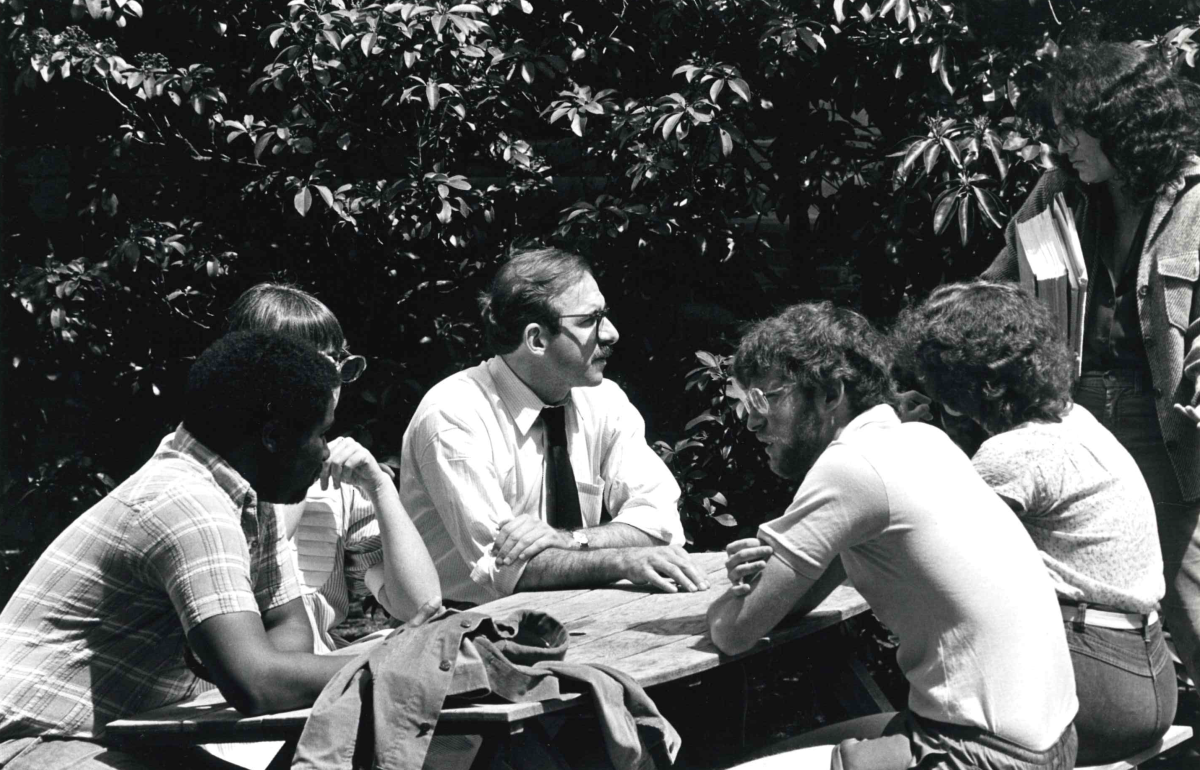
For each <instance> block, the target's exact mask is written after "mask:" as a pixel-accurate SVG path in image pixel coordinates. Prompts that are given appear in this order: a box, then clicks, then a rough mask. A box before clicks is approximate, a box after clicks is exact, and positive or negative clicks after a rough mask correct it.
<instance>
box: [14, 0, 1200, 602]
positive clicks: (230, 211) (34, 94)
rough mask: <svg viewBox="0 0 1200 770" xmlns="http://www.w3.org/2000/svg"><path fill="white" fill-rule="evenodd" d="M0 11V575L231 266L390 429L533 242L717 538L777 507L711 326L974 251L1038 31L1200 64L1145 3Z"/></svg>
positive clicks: (93, 484) (928, 271)
mask: <svg viewBox="0 0 1200 770" xmlns="http://www.w3.org/2000/svg"><path fill="white" fill-rule="evenodd" d="M0 6H2V8H3V10H2V12H0V18H2V24H3V26H4V30H3V31H4V34H5V36H6V39H7V40H8V43H9V45H8V48H7V49H6V50H7V51H8V52H9V56H8V57H7V58H6V60H5V61H4V65H3V69H2V70H0V73H2V75H0V79H2V80H3V82H2V83H0V87H3V88H5V89H10V88H11V89H12V93H13V96H11V97H10V98H8V99H7V101H6V104H5V110H4V113H3V121H4V125H3V132H2V135H3V137H4V141H5V147H4V163H5V168H4V171H5V173H4V187H3V196H4V198H3V200H4V203H5V205H4V207H3V217H4V219H3V234H2V237H3V244H2V248H3V255H4V263H3V265H0V271H2V273H3V278H4V280H5V286H6V288H7V296H6V297H5V298H4V303H5V304H4V305H3V307H2V312H3V319H4V322H5V327H4V329H5V333H4V337H3V341H2V342H3V352H4V354H5V357H4V360H5V362H6V369H7V372H6V376H5V378H4V380H3V388H4V403H5V413H4V415H3V419H4V425H5V426H6V429H7V433H6V446H5V448H4V455H5V462H4V464H3V467H4V468H5V469H6V472H7V474H8V476H7V478H5V479H3V480H2V481H3V482H4V486H5V489H6V492H5V496H4V499H5V501H6V504H5V513H6V515H5V525H6V527H9V528H14V527H15V528H23V529H22V533H23V534H21V537H22V538H23V539H22V540H20V543H21V546H20V550H21V553H20V554H17V555H15V556H14V555H12V554H10V555H9V556H10V557H11V558H6V561H5V570H6V573H5V574H6V579H7V580H8V581H9V585H10V586H11V583H12V581H13V580H16V579H19V577H20V576H21V575H22V574H23V572H24V570H25V568H26V566H27V563H28V561H29V560H30V559H31V558H32V557H34V556H36V554H37V553H38V552H40V551H41V549H42V547H43V546H44V544H45V542H46V540H47V539H48V538H50V537H52V536H53V534H54V533H55V532H57V531H59V530H60V529H61V527H62V526H64V525H65V523H66V522H67V521H69V520H70V518H72V517H73V516H74V515H76V514H77V513H78V512H79V510H81V509H82V508H83V507H85V506H86V505H87V504H89V503H90V502H91V501H92V500H94V499H95V497H96V496H97V495H99V494H102V493H103V491H104V489H105V488H106V485H107V481H106V479H110V478H121V477H123V476H125V475H126V474H128V473H129V472H130V471H132V470H133V469H134V468H135V467H136V466H137V465H138V464H139V463H140V462H142V461H143V460H144V459H145V458H146V457H147V456H148V454H149V453H150V451H151V450H152V449H153V447H154V446H155V444H156V442H157V440H158V439H159V437H160V436H161V435H162V434H163V433H164V432H166V431H167V430H169V429H170V428H171V427H172V424H173V421H174V420H175V418H176V416H177V415H178V414H179V398H180V391H181V384H182V382H183V377H184V374H185V372H186V369H187V366H188V364H189V362H190V361H191V360H192V358H193V357H194V356H195V355H196V354H197V353H198V352H199V351H200V350H202V349H203V348H204V346H205V345H206V344H207V343H208V342H210V341H211V340H212V339H214V338H215V337H216V336H217V335H218V334H219V333H220V331H221V326H222V316H223V311H224V308H226V307H228V305H229V303H230V302H231V301H232V299H233V298H234V297H236V295H237V294H238V293H240V292H241V291H242V290H243V289H245V288H246V287H248V286H249V285H251V284H253V283H255V282H257V281H260V280H264V279H267V278H270V277H279V278H285V279H288V280H292V281H294V282H296V283H298V284H300V285H302V286H304V287H305V288H308V289H311V290H313V291H315V292H316V293H317V294H318V296H321V297H322V298H323V299H325V300H326V301H327V302H328V303H329V304H330V306H331V307H332V308H333V309H334V311H335V312H336V313H337V314H338V316H339V318H340V319H341V321H342V323H343V326H344V327H345V328H346V330H347V332H348V334H349V335H350V337H351V340H352V343H353V346H354V348H355V350H356V351H357V352H361V353H363V354H365V355H367V356H369V357H370V359H371V368H370V369H369V370H368V372H367V374H366V376H365V377H364V379H363V380H362V381H361V384H360V385H356V386H354V387H352V388H349V389H348V390H347V393H346V395H345V398H344V399H343V405H342V407H341V408H340V409H339V426H338V427H339V430H341V431H342V432H350V433H353V434H354V435H355V436H356V437H357V438H359V440H361V441H363V443H365V444H367V445H368V446H370V447H371V448H372V449H373V450H375V451H376V452H377V453H378V454H379V455H380V456H384V457H387V456H389V455H393V454H395V453H396V452H397V450H398V448H399V443H400V438H401V435H402V433H403V429H404V427H405V424H406V422H407V419H408V416H409V415H410V414H411V412H412V409H413V408H414V407H415V405H416V402H417V400H419V398H420V396H421V395H422V393H423V392H424V391H425V390H426V389H427V388H428V387H429V386H430V385H431V384H432V383H433V382H435V381H437V380H438V379H439V378H441V377H443V376H445V375H446V374H447V373H449V372H451V371H453V370H455V369H458V368H461V367H462V366H464V365H467V364H469V363H471V362H473V361H475V360H477V359H478V357H479V356H480V355H481V342H480V335H479V330H478V327H477V326H476V323H475V317H476V310H475V300H474V298H475V296H476V294H477V293H478V291H479V290H480V289H482V288H483V287H484V285H485V284H486V281H487V279H488V278H489V277H490V274H491V273H492V271H493V270H494V267H495V265H496V263H497V261H498V259H499V258H500V257H501V256H502V255H503V254H504V253H505V251H506V250H507V249H509V248H511V247H512V246H514V245H523V244H528V243H532V242H537V241H542V242H550V241H552V242H556V243H558V244H561V245H564V246H567V247H569V248H574V249H577V250H579V251H581V252H584V253H585V254H587V255H588V256H590V257H591V258H592V259H593V261H594V262H595V263H596V266H597V270H598V273H599V277H600V283H601V286H602V288H603V289H604V290H605V292H606V293H607V296H608V298H609V301H610V304H611V306H612V308H613V317H614V319H615V321H616V323H617V325H618V327H619V329H620V331H621V333H622V335H623V341H622V343H621V345H620V347H619V348H618V350H619V355H618V356H617V357H616V358H614V359H613V367H612V368H611V372H612V374H613V376H614V377H615V378H616V379H618V380H619V381H620V382H621V383H622V384H623V385H624V386H625V387H626V389H627V390H628V391H629V393H630V395H631V397H632V398H633V400H634V402H635V403H636V404H637V405H638V406H639V407H640V408H641V409H642V411H643V413H644V414H645V415H646V417H647V423H648V431H649V434H650V437H651V438H652V439H654V440H662V441H664V442H665V447H662V451H663V453H664V456H665V457H667V459H668V461H669V462H670V464H671V466H672V468H673V469H674V470H675V472H676V473H677V474H678V475H679V476H680V480H681V483H682V485H683V486H684V488H685V490H686V500H685V516H686V518H687V529H688V531H689V533H690V535H691V536H692V538H693V539H694V540H695V541H696V543H697V545H701V546H711V545H719V544H720V543H721V542H722V541H724V540H727V539H728V538H729V537H730V536H732V535H733V534H735V533H736V532H738V531H748V530H752V528H753V526H754V525H755V524H756V523H757V522H758V521H760V520H761V519H762V518H763V516H765V515H767V513H769V512H771V511H774V510H777V509H778V506H779V505H781V504H782V503H783V502H785V501H786V492H784V491H783V487H782V486H781V485H780V484H778V483H777V482H775V481H774V479H773V478H771V477H770V475H769V473H768V472H767V471H766V470H765V469H764V468H763V467H762V465H761V464H760V463H759V462H758V459H757V456H756V450H755V448H754V447H755V444H754V442H753V441H752V440H751V439H750V437H748V436H746V435H745V430H744V427H743V426H742V424H741V423H740V420H739V415H738V411H737V409H738V408H737V405H736V404H735V403H733V401H731V400H730V397H729V390H728V371H727V369H726V368H725V365H724V361H723V359H722V358H721V357H720V353H722V352H727V351H728V350H729V346H730V344H731V343H732V341H733V340H734V338H735V337H736V334H737V331H738V324H739V323H740V322H741V321H744V320H747V319H750V318H755V317H761V316H763V315H765V314H767V313H769V312H772V311H773V310H775V309H777V308H778V307H780V306H782V305H784V304H787V303H789V302H793V301H796V300H797V299H802V298H809V297H816V296H830V297H835V298H838V299H840V300H843V301H847V302H850V303H853V304H856V305H858V306H859V307H861V308H862V309H864V310H865V311H866V312H868V313H869V314H871V315H873V316H875V317H878V318H886V317H888V316H889V315H890V314H892V313H894V312H895V311H896V310H897V309H898V308H899V307H900V306H901V304H902V303H903V302H905V301H906V300H907V299H908V298H910V297H912V296H917V295H920V294H921V293H922V292H924V291H926V290H927V289H928V288H930V287H932V286H934V285H936V284H937V283H939V282H941V281H943V280H946V279H951V278H957V277H962V276H966V275H971V274H974V273H975V272H977V271H978V270H979V269H980V268H981V267H982V266H983V265H984V264H985V263H986V262H987V260H988V258H989V257H990V256H991V255H992V254H994V253H995V251H996V249H997V247H998V242H999V241H998V237H999V229H998V228H999V226H1000V225H1001V224H1003V222H1004V221H1005V220H1006V218H1007V216H1008V215H1009V212H1011V211H1012V210H1013V208H1014V206H1015V204H1016V203H1017V202H1018V201H1019V200H1020V199H1021V197H1022V196H1023V195H1024V194H1025V192H1026V191H1027V189H1028V187H1029V185H1030V184H1031V183H1032V181H1033V180H1034V179H1035V178H1036V176H1037V174H1038V173H1039V172H1040V169H1041V165H1040V164H1041V161H1042V148H1041V146H1040V145H1039V144H1038V142H1037V137H1036V136H1033V135H1032V134H1031V133H1030V131H1029V130H1028V128H1027V127H1026V126H1025V125H1024V124H1023V123H1022V121H1021V119H1020V117H1019V114H1018V111H1017V107H1018V106H1019V105H1020V103H1021V101H1020V100H1021V94H1023V93H1025V92H1026V91H1027V90H1028V89H1029V88H1030V87H1031V86H1032V85H1033V83H1034V82H1035V81H1036V78H1037V77H1038V72H1039V69H1040V64H1039V63H1040V61H1041V59H1043V58H1044V57H1045V56H1049V55H1052V54H1053V51H1054V50H1055V49H1054V46H1055V42H1056V41H1057V40H1062V39H1063V38H1064V37H1069V36H1071V35H1073V34H1076V31H1077V30H1079V29H1081V28H1083V27H1087V28H1093V29H1101V30H1102V31H1103V28H1104V25H1105V24H1108V25H1109V26H1110V27H1111V28H1113V29H1115V30H1117V34H1118V35H1120V36H1126V37H1143V38H1148V39H1150V38H1153V40H1152V43H1151V44H1158V45H1163V46H1166V47H1168V48H1170V49H1171V50H1173V51H1175V52H1177V53H1179V54H1180V55H1181V56H1182V57H1183V58H1184V59H1186V65H1185V66H1190V65H1192V64H1193V63H1194V58H1195V44H1194V43H1193V42H1192V40H1191V35H1192V32H1193V31H1194V29H1195V22H1196V16H1195V14H1196V9H1195V8H1191V7H1190V6H1186V5H1183V4H1180V3H1167V2H1158V3H1147V4H1144V5H1139V6H1138V7H1137V8H1136V9H1134V10H1131V9H1130V7H1129V4H1124V3H1118V2H1115V0H1108V1H1107V2H1102V1H1100V0H1090V1H1089V2H1082V1H1078V2H1076V3H1075V4H1074V6H1073V7H1071V8H1066V7H1063V4H1062V3H1060V2H1057V0H1055V2H1053V3H1051V2H1050V0H1037V2H1034V3H1033V4H1030V3H1028V2H1027V0H1011V1H1010V2H995V3H986V2H984V1H983V0H975V2H971V3H938V2H933V1H932V0H885V2H883V3H882V4H881V3H879V2H876V0H804V1H803V2H802V1H801V0H788V1H786V2H785V1H783V0H759V1H758V2H748V0H737V1H735V0H640V1H639V2H627V1H625V0H487V1H481V2H478V3H458V4H455V3H444V2H440V1H438V2H429V3H425V4H419V3H412V2H390V3H384V2H366V1H365V0H291V2H288V3H287V4H286V5H285V4H282V3H280V4H274V3H250V2H247V1H246V0H227V1H224V2H218V3H199V2H194V0H177V2H150V0H145V1H143V0H69V1H68V0H0ZM1018 11H1019V12H1018ZM1187 14H1191V16H1190V17H1189V16H1188V15H1187ZM996 19H1001V20H1003V22H1004V23H998V22H996ZM1189 21H1190V22H1191V24H1192V26H1179V25H1182V24H1186V23H1188V22H1189ZM1171 26H1175V27H1176V28H1175V29H1174V30H1171V31H1170V32H1166V33H1163V34H1162V35H1161V36H1160V37H1157V38H1154V37H1153V36H1154V35H1155V34H1156V33H1159V32H1161V31H1162V30H1167V29H1169V28H1170V27H1171ZM985 31H986V32H987V35H986V36H985V35H983V34H982V33H983V32H985ZM696 350H713V351H717V353H714V354H703V355H702V356H701V362H702V363H703V368H702V369H701V370H696V371H693V372H692V374H691V375H687V376H685V374H684V373H685V372H687V371H688V370H689V369H690V368H691V367H693V366H694V364H693V363H692V362H693V360H694V359H693V358H692V351H696ZM689 378H690V379H689ZM681 386H682V387H683V388H684V394H685V397H684V398H680V397H679V391H680V388H681ZM697 412H701V417H699V418H697V419H693V418H694V417H695V415H696V413H697ZM689 420H692V422H690V423H689ZM726 516H730V517H732V518H733V519H735V520H736V523H737V525H738V526H737V527H732V526H726V525H727V524H731V523H732V522H731V520H730V519H729V518H724V517H726ZM9 542H13V541H12V540H11V539H10V540H9ZM0 590H2V588H0Z"/></svg>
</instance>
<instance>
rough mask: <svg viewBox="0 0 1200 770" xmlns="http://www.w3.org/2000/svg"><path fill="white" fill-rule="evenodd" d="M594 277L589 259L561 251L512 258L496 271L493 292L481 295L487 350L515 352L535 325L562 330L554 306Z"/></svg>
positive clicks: (529, 252) (534, 251) (528, 252)
mask: <svg viewBox="0 0 1200 770" xmlns="http://www.w3.org/2000/svg"><path fill="white" fill-rule="evenodd" d="M591 274H592V266H591V265H590V264H588V261H587V260H586V259H584V258H583V257H581V256H579V255H578V254H573V253H571V252H569V251H563V250H562V249H555V248H545V249H527V250H525V251H519V252H517V253H515V254H513V256H512V257H511V258H509V260H508V261H507V262H505V263H504V265H503V266H501V268H500V270H499V272H497V273H496V277H495V278H494V279H493V280H492V286H491V289H490V290H489V291H487V292H486V293H484V294H482V295H480V297H479V309H480V313H481V315H482V317H483V329H484V332H485V334H486V339H487V345H488V348H489V349H490V350H491V351H492V353H494V354H497V355H499V354H502V353H511V352H512V351H514V350H516V349H517V346H519V345H520V344H521V336H522V335H523V334H524V332H525V327H526V326H528V325H529V324H531V323H539V324H542V325H544V326H546V327H547V328H549V329H550V331H552V332H557V331H558V330H559V329H560V328H561V324H560V323H559V319H558V313H557V311H556V310H555V309H554V306H553V305H552V304H551V303H552V302H553V301H554V300H555V299H556V298H558V297H559V296H560V295H561V294H562V293H563V292H565V291H567V290H568V289H570V288H571V287H572V286H574V285H575V284H577V283H579V280H580V279H581V278H583V276H584V275H591Z"/></svg>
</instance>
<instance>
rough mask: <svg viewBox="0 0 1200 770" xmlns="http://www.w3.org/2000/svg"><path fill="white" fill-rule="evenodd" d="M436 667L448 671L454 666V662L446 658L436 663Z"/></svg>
mask: <svg viewBox="0 0 1200 770" xmlns="http://www.w3.org/2000/svg"><path fill="white" fill-rule="evenodd" d="M438 668H440V669H441V670H442V671H449V670H450V669H452V668H454V664H453V663H451V662H450V661H448V660H443V661H442V662H441V663H439V664H438Z"/></svg>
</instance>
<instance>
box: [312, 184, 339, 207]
mask: <svg viewBox="0 0 1200 770" xmlns="http://www.w3.org/2000/svg"><path fill="white" fill-rule="evenodd" d="M313 187H315V188H316V189H317V192H318V193H320V194H321V200H323V201H325V205H326V206H328V207H329V208H331V209H332V208H336V207H335V206H334V205H333V192H331V191H330V189H329V188H328V187H326V186H325V185H323V184H315V185H313Z"/></svg>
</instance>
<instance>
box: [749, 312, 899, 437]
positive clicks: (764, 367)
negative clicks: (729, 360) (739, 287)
mask: <svg viewBox="0 0 1200 770" xmlns="http://www.w3.org/2000/svg"><path fill="white" fill-rule="evenodd" d="M891 363H892V360H891V354H890V351H889V350H888V345H887V338H886V337H884V336H883V335H882V334H880V333H879V332H878V331H876V330H875V328H874V327H873V326H871V323H870V322H869V321H868V320H867V319H866V318H863V317H862V316H861V315H859V314H858V313H856V312H854V311H853V310H849V309H847V308H841V307H834V306H833V304H832V303H830V302H802V303H800V304H797V305H792V306H791V307H789V308H788V309H787V310H784V311H783V312H782V313H780V314H779V315H777V316H775V317H774V318H768V319H766V320H765V321H759V322H758V323H756V324H754V326H752V327H751V328H750V330H749V331H747V332H746V334H745V335H744V336H743V337H742V341H741V343H740V344H739V345H738V349H737V356H736V357H735V359H734V363H733V371H734V375H735V376H736V377H737V379H738V381H739V382H742V383H748V382H750V381H751V380H753V379H755V378H758V377H765V376H768V375H769V374H770V373H771V372H773V371H778V372H780V373H781V375H782V376H783V377H784V378H786V379H787V380H789V381H791V382H793V383H796V384H797V385H799V386H800V389H801V390H803V391H804V392H805V394H806V395H808V396H813V395H815V394H817V393H833V392H836V391H837V389H838V384H839V383H841V385H842V386H844V387H845V393H846V398H847V399H848V401H849V403H850V407H851V411H853V412H854V414H856V415H857V414H860V413H861V412H864V411H866V410H867V409H869V408H871V407H873V406H878V405H879V404H895V403H896V388H895V385H894V383H893V382H892V378H891Z"/></svg>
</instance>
